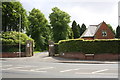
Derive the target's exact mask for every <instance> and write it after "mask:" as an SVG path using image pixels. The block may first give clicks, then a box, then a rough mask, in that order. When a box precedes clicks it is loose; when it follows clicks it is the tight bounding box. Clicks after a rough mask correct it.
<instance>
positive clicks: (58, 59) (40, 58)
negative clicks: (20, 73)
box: [0, 52, 118, 64]
mask: <svg viewBox="0 0 120 80" xmlns="http://www.w3.org/2000/svg"><path fill="white" fill-rule="evenodd" d="M48 54H49V53H48V52H41V53H36V54H34V56H32V57H20V58H0V60H2V61H4V60H6V59H9V60H29V59H31V61H42V62H55V63H84V64H117V63H118V61H96V60H76V59H69V58H62V57H51V56H48Z"/></svg>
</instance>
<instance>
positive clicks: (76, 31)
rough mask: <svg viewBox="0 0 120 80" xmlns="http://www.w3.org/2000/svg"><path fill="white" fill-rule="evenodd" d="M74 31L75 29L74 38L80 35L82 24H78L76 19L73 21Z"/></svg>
mask: <svg viewBox="0 0 120 80" xmlns="http://www.w3.org/2000/svg"><path fill="white" fill-rule="evenodd" d="M72 31H73V35H74V39H76V38H79V37H80V26H79V24H78V25H77V23H76V21H73V23H72Z"/></svg>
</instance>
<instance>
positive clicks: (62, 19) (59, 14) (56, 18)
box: [49, 7, 70, 42]
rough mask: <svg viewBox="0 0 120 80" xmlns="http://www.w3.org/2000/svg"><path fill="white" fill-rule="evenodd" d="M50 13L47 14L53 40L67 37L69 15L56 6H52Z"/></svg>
mask: <svg viewBox="0 0 120 80" xmlns="http://www.w3.org/2000/svg"><path fill="white" fill-rule="evenodd" d="M52 11H53V12H52V13H51V14H50V15H49V18H50V24H51V27H52V32H53V40H54V42H58V41H59V40H64V39H68V38H69V31H68V30H69V25H68V24H69V23H70V16H69V14H67V13H66V12H64V11H61V10H60V9H58V8H57V7H54V8H52Z"/></svg>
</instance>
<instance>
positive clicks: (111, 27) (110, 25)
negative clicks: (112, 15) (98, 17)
mask: <svg viewBox="0 0 120 80" xmlns="http://www.w3.org/2000/svg"><path fill="white" fill-rule="evenodd" d="M107 25H108V27H109V28H110V30H111V31H112V32H113V33H114V34H115V31H114V30H113V28H112V26H111V25H110V24H107Z"/></svg>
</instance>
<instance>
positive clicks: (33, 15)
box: [27, 8, 51, 51]
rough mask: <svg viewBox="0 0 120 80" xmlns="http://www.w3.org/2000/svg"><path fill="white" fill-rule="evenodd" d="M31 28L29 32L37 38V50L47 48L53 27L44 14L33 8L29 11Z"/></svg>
mask: <svg viewBox="0 0 120 80" xmlns="http://www.w3.org/2000/svg"><path fill="white" fill-rule="evenodd" d="M28 20H29V22H30V24H29V30H27V34H28V35H29V36H31V37H32V38H33V39H34V40H35V50H39V51H43V50H46V49H47V46H48V40H49V39H51V33H50V31H51V28H50V26H49V25H48V21H47V19H46V18H45V16H44V14H43V13H42V12H41V11H40V10H39V9H35V8H33V9H32V10H31V12H30V13H29V16H28Z"/></svg>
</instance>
